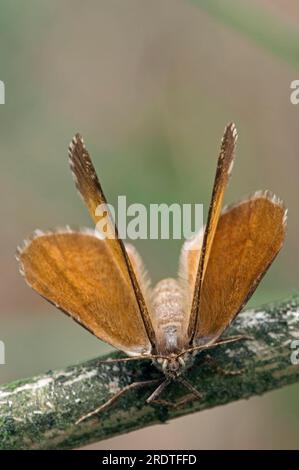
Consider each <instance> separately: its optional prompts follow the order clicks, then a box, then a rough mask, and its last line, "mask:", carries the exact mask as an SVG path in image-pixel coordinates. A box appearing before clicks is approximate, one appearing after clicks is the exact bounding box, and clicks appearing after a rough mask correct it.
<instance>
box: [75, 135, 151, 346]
mask: <svg viewBox="0 0 299 470" xmlns="http://www.w3.org/2000/svg"><path fill="white" fill-rule="evenodd" d="M69 162H70V167H71V170H72V173H73V176H74V180H75V183H76V187H77V189H78V191H79V193H80V194H81V196H82V198H83V200H84V202H85V203H86V205H87V207H88V209H89V213H90V215H91V217H92V219H93V220H94V222H95V223H96V224H97V223H98V222H99V221H100V220H101V218H102V216H103V214H105V213H106V218H105V220H106V221H107V232H108V233H110V234H111V235H114V236H113V237H109V238H107V237H106V238H105V243H106V246H107V249H108V250H109V251H110V255H111V259H113V260H114V262H115V263H116V264H117V265H118V267H119V269H120V270H121V271H122V274H123V276H124V278H125V279H126V281H127V282H128V284H129V285H131V286H132V289H133V291H134V293H135V296H136V300H137V303H138V307H139V310H140V313H141V316H142V320H143V322H144V325H145V328H146V331H147V335H148V337H149V339H150V342H151V344H152V347H153V348H154V346H155V332H154V328H153V325H152V321H151V317H150V313H149V310H148V306H147V305H146V302H145V298H144V294H143V292H142V289H141V287H140V285H139V282H138V280H137V277H136V273H135V272H134V269H133V267H132V263H131V260H130V257H129V256H128V254H127V252H126V248H125V246H124V243H123V241H122V240H121V239H120V238H119V236H118V231H117V227H116V225H115V222H114V220H113V219H112V216H111V214H110V211H109V208H108V206H107V201H106V198H105V195H104V192H103V190H102V187H101V185H100V182H99V179H98V176H97V174H96V171H95V168H94V166H93V163H92V161H91V158H90V155H89V153H88V151H87V149H86V147H85V144H84V141H83V138H82V137H81V136H80V134H76V135H75V137H74V138H73V140H72V142H71V144H70V147H69ZM99 207H101V210H100V211H98V208H99ZM105 208H107V210H105Z"/></svg>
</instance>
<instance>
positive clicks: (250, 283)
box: [194, 191, 286, 345]
mask: <svg viewBox="0 0 299 470" xmlns="http://www.w3.org/2000/svg"><path fill="white" fill-rule="evenodd" d="M285 229H286V210H285V209H284V207H283V204H282V203H281V201H279V200H278V199H277V198H276V197H275V196H274V195H272V194H271V193H269V192H268V191H266V192H264V193H261V192H258V193H255V194H254V195H253V196H251V197H250V198H249V199H247V200H244V201H242V202H240V203H238V204H236V205H233V206H230V207H229V208H227V209H226V210H224V211H223V213H222V215H221V217H220V219H219V222H218V225H217V229H216V232H215V236H214V240H213V246H212V250H211V252H210V256H209V262H208V265H207V268H206V271H205V275H204V279H203V283H202V290H201V294H200V307H199V316H198V320H197V323H196V328H195V335H194V343H195V344H196V345H198V344H206V343H209V342H211V341H212V342H213V341H215V340H216V338H218V337H219V336H220V335H221V334H222V332H223V331H224V330H225V329H226V328H227V327H228V326H229V324H230V322H231V321H232V320H233V319H234V318H235V316H236V315H237V314H238V313H239V312H240V310H241V309H242V307H243V306H244V304H245V303H246V302H247V301H248V299H249V298H250V297H251V295H252V294H253V292H254V291H255V289H256V288H257V286H258V284H259V282H260V281H261V279H262V277H263V275H264V274H265V273H266V271H267V269H268V268H269V266H270V265H271V263H272V262H273V260H274V258H275V257H276V255H277V254H278V252H279V250H280V248H281V247H282V244H283V241H284V238H285Z"/></svg>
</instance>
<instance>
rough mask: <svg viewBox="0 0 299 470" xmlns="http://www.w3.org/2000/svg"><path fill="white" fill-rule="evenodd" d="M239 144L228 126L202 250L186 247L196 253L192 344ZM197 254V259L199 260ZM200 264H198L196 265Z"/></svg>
mask: <svg viewBox="0 0 299 470" xmlns="http://www.w3.org/2000/svg"><path fill="white" fill-rule="evenodd" d="M236 141H237V131H236V127H235V125H234V124H233V123H231V124H228V125H227V126H226V128H225V131H224V135H223V138H222V142H221V149H220V154H219V157H218V162H217V170H216V175H215V180H214V186H213V192H212V198H211V203H210V207H209V213H208V220H207V224H206V227H205V229H204V231H203V232H202V239H199V240H196V239H195V243H198V245H200V247H197V246H195V247H194V246H192V242H191V244H190V243H189V244H188V243H187V244H186V245H185V246H184V248H183V252H184V249H185V248H186V247H187V249H188V248H189V249H191V251H194V253H193V254H192V253H191V254H189V255H188V256H187V257H188V263H189V266H188V268H189V272H190V273H191V272H192V271H193V272H192V286H191V288H192V294H191V297H192V304H191V312H190V318H189V319H188V322H189V324H188V333H187V334H188V337H189V338H190V340H191V341H192V340H193V338H194V334H195V327H196V324H197V322H198V316H199V305H200V295H201V290H202V283H203V279H204V275H205V271H206V269H207V266H208V262H209V257H210V253H211V249H212V246H213V240H214V236H215V233H216V229H217V224H218V220H219V217H220V213H221V209H222V202H223V198H224V193H225V190H226V187H227V184H228V180H229V177H230V174H231V171H232V167H233V163H234V157H235V147H236ZM197 254H198V257H197ZM197 261H198V262H197Z"/></svg>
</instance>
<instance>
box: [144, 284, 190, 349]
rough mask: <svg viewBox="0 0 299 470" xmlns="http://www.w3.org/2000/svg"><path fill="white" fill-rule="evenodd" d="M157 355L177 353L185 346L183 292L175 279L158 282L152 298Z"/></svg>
mask: <svg viewBox="0 0 299 470" xmlns="http://www.w3.org/2000/svg"><path fill="white" fill-rule="evenodd" d="M152 305H153V314H154V322H155V330H156V341H157V344H156V349H157V353H158V354H172V353H175V354H177V353H179V352H181V351H182V350H183V348H184V347H185V346H186V344H185V343H186V341H185V338H186V333H185V323H186V318H185V308H184V305H185V302H184V294H183V290H182V288H181V286H180V284H179V283H178V281H176V280H175V279H164V280H163V281H161V282H159V283H158V284H157V285H156V287H155V289H154V291H153V298H152Z"/></svg>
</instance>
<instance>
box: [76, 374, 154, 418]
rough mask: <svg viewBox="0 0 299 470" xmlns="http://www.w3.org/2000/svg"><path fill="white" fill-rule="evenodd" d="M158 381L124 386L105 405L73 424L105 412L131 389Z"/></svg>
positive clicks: (146, 381)
mask: <svg viewBox="0 0 299 470" xmlns="http://www.w3.org/2000/svg"><path fill="white" fill-rule="evenodd" d="M158 381H159V379H154V380H145V381H143V382H133V383H131V384H129V385H126V386H125V387H124V388H122V389H121V390H120V391H119V392H117V393H115V394H114V395H112V397H111V398H109V400H107V401H106V402H105V403H103V404H102V405H101V406H99V407H98V408H96V409H95V410H93V411H91V412H90V413H87V414H86V415H84V416H81V418H79V419H78V420H77V421H76V423H75V424H79V423H82V421H85V420H86V419H87V418H90V417H91V416H94V415H96V414H98V413H101V412H102V411H104V410H106V409H107V408H108V407H109V406H111V405H112V404H113V403H114V402H115V401H116V400H118V398H120V397H121V396H122V395H124V394H125V393H127V392H128V391H130V390H133V389H135V388H136V389H137V388H142V387H145V386H147V385H153V384H155V383H157V382H158Z"/></svg>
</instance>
